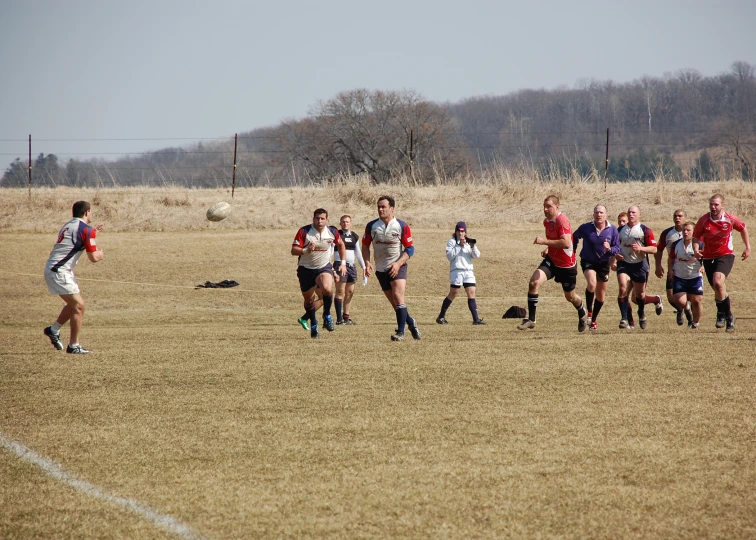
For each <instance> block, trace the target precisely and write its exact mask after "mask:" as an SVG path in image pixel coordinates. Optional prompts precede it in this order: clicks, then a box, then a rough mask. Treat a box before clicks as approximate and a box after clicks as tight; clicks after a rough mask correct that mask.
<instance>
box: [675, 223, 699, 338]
mask: <svg viewBox="0 0 756 540" xmlns="http://www.w3.org/2000/svg"><path fill="white" fill-rule="evenodd" d="M695 226H696V224H695V223H693V222H692V221H688V222H687V223H685V224H683V226H682V238H680V239H679V240H675V242H674V243H673V244H672V245H671V246H670V249H669V257H668V259H667V266H668V272H667V279H668V280H669V279H671V280H672V291H673V293H674V300H675V302H676V303H677V305H681V306H686V305H689V306H690V308H686V309H685V311H686V313H685V315H686V317H687V318H688V328H690V329H692V330H695V329H696V328H698V323H699V322H701V309H702V302H701V300H702V299H703V293H704V289H703V278H702V277H701V261H700V260H699V259H698V258H697V257H696V249H695V246H694V244H695V242H694V240H693V229H694V228H695ZM689 310H690V312H689Z"/></svg>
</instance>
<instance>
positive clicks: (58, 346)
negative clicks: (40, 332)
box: [44, 326, 63, 351]
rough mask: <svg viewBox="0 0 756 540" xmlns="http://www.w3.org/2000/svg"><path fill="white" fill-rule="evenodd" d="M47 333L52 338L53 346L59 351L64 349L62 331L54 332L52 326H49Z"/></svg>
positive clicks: (46, 329)
mask: <svg viewBox="0 0 756 540" xmlns="http://www.w3.org/2000/svg"><path fill="white" fill-rule="evenodd" d="M44 332H45V335H46V336H47V337H49V338H50V343H52V345H53V347H55V348H56V349H58V350H59V351H62V350H63V342H62V341H61V340H60V332H53V331H52V327H50V326H48V327H47V328H45V330H44Z"/></svg>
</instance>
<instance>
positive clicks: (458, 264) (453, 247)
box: [436, 221, 486, 324]
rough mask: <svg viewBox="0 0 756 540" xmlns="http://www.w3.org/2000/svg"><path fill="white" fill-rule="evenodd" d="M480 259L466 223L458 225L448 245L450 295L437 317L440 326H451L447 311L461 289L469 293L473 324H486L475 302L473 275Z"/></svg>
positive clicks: (468, 300) (468, 303) (468, 302)
mask: <svg viewBox="0 0 756 540" xmlns="http://www.w3.org/2000/svg"><path fill="white" fill-rule="evenodd" d="M479 257H480V251H479V250H478V248H477V246H476V245H475V240H474V239H472V238H467V225H465V222H464V221H460V222H459V223H457V226H456V227H455V228H454V236H452V237H451V239H450V240H449V241H448V242H447V243H446V258H447V259H449V281H450V282H451V284H450V286H449V294H448V295H447V296H446V298H444V302H443V304H441V313H439V314H438V317H436V322H437V323H438V324H449V321H447V320H446V310H447V309H449V306H451V304H452V302H453V301H454V298H456V296H457V293H458V292H459V289H460V287H464V288H465V292H466V293H467V307H468V308H470V313H472V318H473V324H486V323H485V321H483V319H481V318H480V317H478V304H477V303H476V302H475V274H474V273H473V259H477V258H479Z"/></svg>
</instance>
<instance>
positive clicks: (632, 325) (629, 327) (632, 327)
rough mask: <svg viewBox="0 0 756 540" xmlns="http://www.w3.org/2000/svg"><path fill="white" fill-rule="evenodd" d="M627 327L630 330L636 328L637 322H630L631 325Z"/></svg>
mask: <svg viewBox="0 0 756 540" xmlns="http://www.w3.org/2000/svg"><path fill="white" fill-rule="evenodd" d="M627 329H628V330H635V324H634V323H633V324H630V325H629V326H628V327H627Z"/></svg>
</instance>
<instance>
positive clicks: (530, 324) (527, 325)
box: [517, 319, 536, 330]
mask: <svg viewBox="0 0 756 540" xmlns="http://www.w3.org/2000/svg"><path fill="white" fill-rule="evenodd" d="M535 326H536V323H535V321H531V320H530V319H523V320H522V322H521V323H520V324H518V325H517V329H518V330H528V329H531V328H535Z"/></svg>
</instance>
